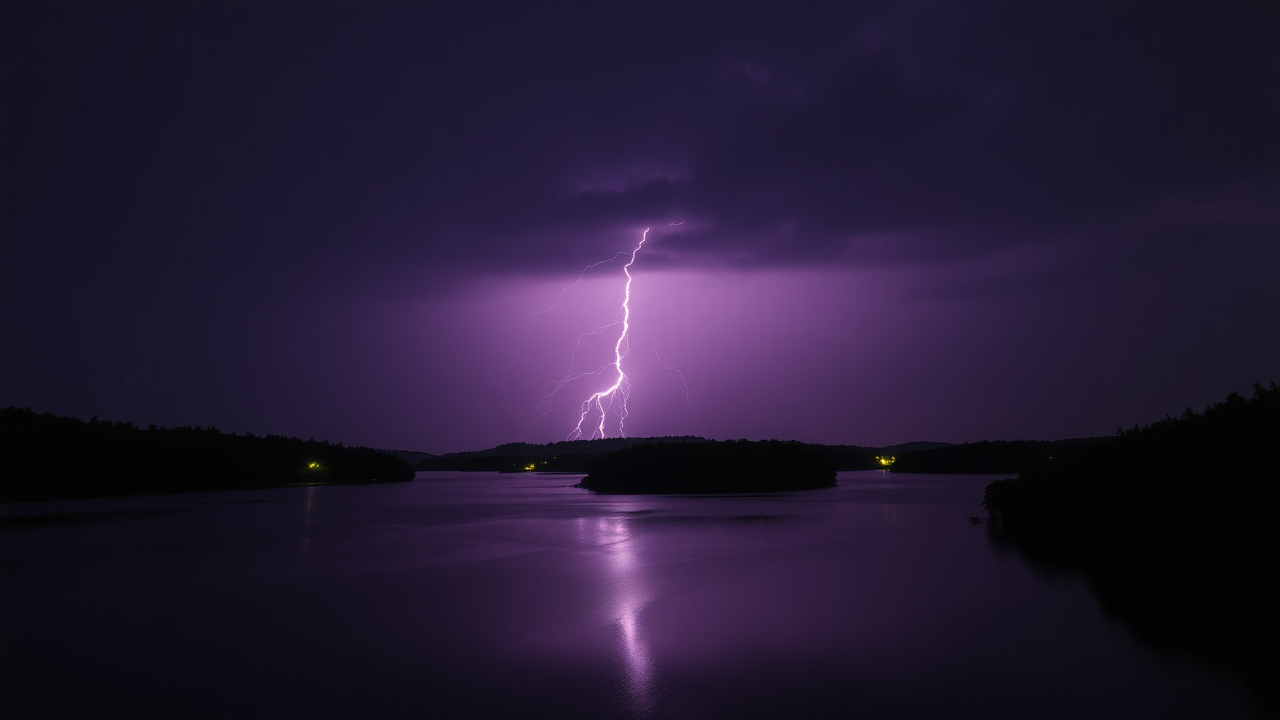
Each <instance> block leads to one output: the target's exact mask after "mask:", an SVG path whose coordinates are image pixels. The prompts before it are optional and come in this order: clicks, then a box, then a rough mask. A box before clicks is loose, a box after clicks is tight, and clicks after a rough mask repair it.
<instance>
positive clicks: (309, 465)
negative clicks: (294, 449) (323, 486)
mask: <svg viewBox="0 0 1280 720" xmlns="http://www.w3.org/2000/svg"><path fill="white" fill-rule="evenodd" d="M307 469H308V470H319V469H320V463H318V462H311V463H307Z"/></svg>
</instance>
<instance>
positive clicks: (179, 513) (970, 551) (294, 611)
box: [0, 472, 1250, 718]
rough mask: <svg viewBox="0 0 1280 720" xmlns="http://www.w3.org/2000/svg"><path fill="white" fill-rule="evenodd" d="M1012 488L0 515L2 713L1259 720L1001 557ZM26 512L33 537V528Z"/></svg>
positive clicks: (559, 490)
mask: <svg viewBox="0 0 1280 720" xmlns="http://www.w3.org/2000/svg"><path fill="white" fill-rule="evenodd" d="M994 477H996V476H940V475H939V476H930V475H902V474H899V475H892V474H891V475H888V476H887V477H882V476H881V475H880V474H879V473H872V472H868V473H842V474H841V475H840V478H841V480H840V483H839V485H838V487H836V488H833V489H830V490H820V491H809V492H804V493H798V494H790V495H773V496H759V497H640V496H599V495H593V494H591V493H589V492H587V491H583V490H578V489H574V488H572V487H569V485H571V484H572V483H574V482H576V481H577V479H578V478H577V477H576V476H534V475H480V474H469V475H463V474H450V473H419V475H418V481H417V482H414V483H405V484H398V485H387V486H368V487H364V486H331V487H315V488H289V489H281V490H265V491H252V492H227V493H206V494H200V495H182V496H168V497H147V498H119V499H110V500H94V501H69V502H59V503H35V504H22V505H0V517H2V518H4V519H5V522H4V523H3V524H2V525H0V527H2V528H3V529H0V707H3V708H4V712H3V715H4V717H6V718H24V717H131V718H144V717H155V718H176V717H196V718H203V717H210V718H233V717H234V718H246V717H249V718H252V717H335V718H337V717H341V718H351V717H414V718H420V717H533V716H548V717H581V718H609V717H620V718H625V717H641V718H643V717H673V718H695V717H696V718H744V717H760V718H781V717H861V718H882V717H883V718H939V717H949V718H950V717H975V718H979V717H980V718H1027V717H1061V718H1080V717H1093V718H1098V717H1115V718H1122V717H1123V718H1129V717H1140V716H1144V717H1163V718H1170V717H1187V718H1209V717H1213V718H1232V717H1249V716H1250V705H1249V701H1248V698H1247V696H1246V695H1245V692H1244V690H1243V687H1242V686H1241V685H1240V684H1239V683H1237V682H1235V681H1234V680H1232V679H1230V678H1225V677H1219V676H1215V675H1211V674H1208V673H1206V672H1205V671H1203V670H1201V669H1200V668H1199V667H1198V666H1197V665H1195V664H1194V663H1193V662H1191V661H1189V660H1185V659H1165V658H1161V657H1159V656H1157V655H1154V654H1152V653H1151V652H1148V651H1147V650H1145V649H1143V648H1142V647H1141V646H1139V645H1138V644H1136V643H1135V642H1134V641H1132V640H1131V639H1130V638H1129V637H1128V635H1127V634H1126V632H1125V631H1124V629H1123V628H1121V627H1119V626H1117V625H1115V624H1114V623H1113V622H1111V621H1110V620H1108V619H1107V618H1106V617H1105V616H1103V615H1102V614H1101V612H1100V611H1099V610H1098V608H1097V606H1096V603H1095V602H1094V601H1093V599H1092V598H1091V597H1090V595H1089V593H1088V591H1087V589H1086V588H1084V587H1083V586H1082V585H1081V584H1080V583H1078V582H1076V581H1074V580H1073V579H1072V578H1070V577H1061V576H1059V577H1046V576H1044V575H1041V574H1039V573H1038V572H1037V571H1034V570H1032V569H1031V568H1029V567H1028V566H1027V565H1026V564H1025V563H1024V562H1023V561H1022V560H1021V559H1019V558H1018V557H1017V556H1016V555H1011V554H1007V553H1003V552H1001V551H999V550H998V549H997V548H995V547H994V546H993V545H992V544H991V543H990V542H989V540H988V538H987V531H986V527H985V526H984V525H972V524H970V523H969V522H967V521H966V519H965V518H966V516H969V515H979V514H980V513H981V507H980V502H981V497H982V489H983V487H984V486H985V485H986V483H987V482H989V481H990V480H992V479H994ZM37 515H38V516H39V517H36V516H37Z"/></svg>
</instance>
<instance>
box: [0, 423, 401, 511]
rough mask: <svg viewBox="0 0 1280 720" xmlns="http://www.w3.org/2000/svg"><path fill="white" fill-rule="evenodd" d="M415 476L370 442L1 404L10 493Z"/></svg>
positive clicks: (0, 446) (4, 481)
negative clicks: (85, 416)
mask: <svg viewBox="0 0 1280 720" xmlns="http://www.w3.org/2000/svg"><path fill="white" fill-rule="evenodd" d="M408 480H413V467H412V466H411V465H410V464H409V463H408V462H407V461H405V460H403V459H401V458H397V457H393V456H391V455H387V454H384V453H381V452H378V451H377V450H371V449H369V448H363V447H344V446H343V445H342V444H341V443H339V444H337V445H331V444H329V443H328V442H316V441H315V440H299V439H296V438H288V437H281V436H278V435H267V436H265V437H258V436H254V435H251V434H250V435H237V434H235V433H223V432H221V431H219V430H218V429H217V428H203V427H194V428H193V427H177V428H161V427H156V426H155V425H152V426H150V427H148V428H145V429H144V428H140V427H136V426H134V425H133V424H131V423H127V422H108V421H103V420H98V419H97V418H94V419H93V420H91V421H89V422H84V421H82V420H80V419H78V418H74V417H59V416H56V415H53V414H52V413H43V414H37V413H35V412H33V411H32V410H31V409H30V408H17V407H8V408H4V409H2V410H0V501H6V502H7V501H14V500H53V499H66V498H75V497H95V496H104V495H132V494H150V493H175V492H193V491H201V490H239V489H249V488H263V487H279V486H285V485H299V484H308V485H311V484H323V483H373V482H402V481H408Z"/></svg>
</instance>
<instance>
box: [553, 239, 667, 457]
mask: <svg viewBox="0 0 1280 720" xmlns="http://www.w3.org/2000/svg"><path fill="white" fill-rule="evenodd" d="M648 239H649V228H645V229H644V233H643V234H641V235H640V242H639V243H637V244H636V247H635V249H634V250H632V251H631V259H630V260H628V261H627V264H626V265H623V266H622V272H623V274H625V275H626V276H627V284H626V286H625V287H624V288H623V291H622V332H621V333H619V334H618V341H617V342H615V343H614V344H613V362H612V363H610V364H608V365H606V366H604V368H601V370H600V372H603V371H604V370H605V369H608V368H610V367H612V368H613V369H614V371H615V372H616V373H617V374H618V376H617V378H616V379H615V380H614V381H613V384H612V385H610V386H609V388H608V389H606V390H601V391H600V392H597V393H594V394H592V395H591V397H589V398H587V399H586V400H583V401H582V414H581V415H580V416H579V417H578V424H577V426H576V427H574V428H573V430H572V431H571V432H570V433H569V439H570V440H577V439H578V438H581V437H582V424H583V423H584V422H586V421H587V415H589V414H590V413H591V411H592V409H595V411H596V412H598V413H600V422H599V423H598V424H597V425H596V427H595V429H593V430H592V431H591V439H593V440H594V439H595V438H596V435H597V433H598V434H599V436H600V437H602V438H603V437H607V435H605V431H604V422H605V419H606V418H607V417H608V414H609V410H610V409H611V408H612V407H613V404H614V402H617V403H618V435H619V436H622V435H625V431H624V429H623V425H624V423H626V421H627V397H628V396H630V395H631V383H630V382H629V381H628V380H627V374H626V373H625V372H624V371H623V370H622V358H624V357H626V356H627V352H630V350H631V343H630V342H629V341H628V339H627V334H628V333H629V332H630V331H631V266H632V265H634V264H635V262H636V255H637V254H639V252H640V248H643V247H644V241H645V240H648ZM614 257H617V256H616V255H615V256H614ZM605 327H608V326H605ZM597 330H599V328H597ZM579 339H581V338H579ZM624 344H625V345H626V346H627V352H624V351H623V350H622V346H623V345H624Z"/></svg>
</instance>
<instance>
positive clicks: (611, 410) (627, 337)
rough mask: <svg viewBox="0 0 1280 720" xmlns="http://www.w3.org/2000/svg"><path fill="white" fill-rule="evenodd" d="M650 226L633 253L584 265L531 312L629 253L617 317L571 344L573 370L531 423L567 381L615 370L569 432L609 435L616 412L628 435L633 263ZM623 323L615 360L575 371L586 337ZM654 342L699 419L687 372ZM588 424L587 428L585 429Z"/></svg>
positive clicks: (551, 388)
mask: <svg viewBox="0 0 1280 720" xmlns="http://www.w3.org/2000/svg"><path fill="white" fill-rule="evenodd" d="M683 224H684V223H671V224H670V225H671V226H673V227H674V226H678V225H683ZM650 230H652V228H645V230H644V232H643V233H642V234H641V236H640V242H638V243H636V246H635V247H634V248H632V249H631V251H630V252H629V253H628V252H627V251H620V252H617V253H615V254H614V255H613V256H612V257H610V258H607V259H605V260H601V261H599V262H596V263H593V264H591V265H588V266H586V267H585V268H583V269H582V272H580V273H579V274H578V277H577V279H576V280H574V281H573V282H572V283H570V284H568V285H566V286H565V287H564V288H562V289H561V290H560V294H559V295H557V296H556V297H555V299H553V300H552V301H551V302H550V303H549V304H548V305H547V307H545V308H544V309H542V310H540V311H538V312H536V313H533V314H532V315H530V316H529V321H530V322H532V321H533V319H534V318H535V317H538V316H539V315H543V314H545V313H547V312H549V311H550V310H551V309H552V308H554V307H555V305H556V303H557V302H559V301H560V299H561V298H563V297H564V296H565V293H567V292H568V291H569V290H571V289H572V288H574V287H575V286H577V285H578V283H580V282H582V280H583V278H585V277H586V275H587V273H588V272H590V271H591V270H593V269H595V268H597V267H600V266H601V265H605V264H607V263H611V262H613V261H615V260H617V259H618V258H620V257H627V263H626V265H624V266H623V268H622V272H623V274H624V275H626V278H627V279H626V283H625V285H624V286H623V296H622V305H621V307H619V308H618V310H617V312H616V313H615V315H614V319H613V320H612V321H610V322H607V323H605V324H604V325H601V326H599V327H597V328H595V329H593V330H590V331H588V332H584V333H582V334H581V335H579V336H578V338H577V340H576V341H574V343H573V347H572V348H570V350H569V353H568V355H569V368H570V369H569V372H568V373H566V374H565V376H564V377H563V378H562V379H560V380H557V381H553V382H551V383H548V384H547V386H546V387H545V388H544V389H543V396H542V400H541V401H539V403H538V404H537V406H536V407H535V408H534V411H533V413H532V415H533V417H532V419H530V421H529V422H530V424H532V423H535V422H537V421H538V420H540V419H542V418H543V417H546V416H547V415H548V414H550V412H551V407H552V404H553V403H554V401H555V398H556V395H557V394H558V393H559V392H560V390H561V389H562V388H563V387H564V386H565V385H568V384H569V383H571V382H574V381H576V380H580V379H582V378H585V377H587V376H591V375H597V376H599V375H606V374H612V375H613V376H614V380H613V384H612V385H610V386H609V387H608V388H606V389H604V390H601V391H599V392H596V393H592V394H591V396H590V397H588V398H587V399H586V400H584V401H583V402H582V405H581V407H580V412H579V414H578V422H577V424H576V425H575V426H574V428H573V430H571V431H570V432H569V434H568V437H567V439H568V440H580V439H582V438H583V436H584V435H586V436H587V437H588V438H589V439H592V440H594V439H596V438H604V437H608V436H609V434H608V431H607V430H606V427H605V426H606V424H607V423H608V421H609V418H610V416H611V415H614V416H616V417H617V423H618V429H617V435H618V436H620V437H621V436H624V435H625V424H626V419H627V415H628V410H627V398H628V397H629V396H630V394H631V389H632V387H633V386H632V384H631V381H630V380H629V379H628V377H627V374H626V371H625V370H623V367H622V361H623V360H624V359H625V358H627V357H628V356H629V355H630V351H631V281H632V280H633V278H632V275H631V266H632V265H634V264H635V262H636V257H637V256H638V255H639V253H640V250H641V249H643V248H644V244H645V242H646V241H647V240H648V239H649V232H650ZM619 326H621V330H620V332H619V333H618V338H617V340H616V341H614V345H613V362H610V363H607V364H605V365H602V366H600V367H597V368H596V369H594V370H586V371H582V372H577V373H574V372H573V366H574V364H575V358H576V356H577V353H578V350H579V349H581V348H582V344H583V341H585V340H587V339H588V338H593V337H598V336H601V335H604V334H605V333H607V332H609V331H610V330H612V329H615V328H618V327H619ZM652 332H653V331H652V330H650V333H651V334H652ZM654 344H655V350H654V357H655V358H656V359H657V361H658V362H659V363H660V364H661V365H662V366H663V367H664V368H666V369H667V370H668V371H671V372H674V373H675V374H676V375H677V376H679V378H680V382H681V384H682V385H684V389H685V398H686V401H687V402H688V404H689V412H690V413H691V414H692V415H693V417H694V418H695V419H696V418H697V417H698V415H697V413H696V412H694V411H693V397H694V393H693V392H692V390H690V388H689V383H688V382H687V381H686V380H685V377H684V373H683V372H681V371H680V369H679V368H677V367H675V366H673V365H670V364H668V363H667V362H666V361H664V360H663V359H662V356H661V355H659V354H658V351H657V349H656V345H657V336H656V335H655V336H654ZM596 416H598V418H599V419H598V420H596V421H594V422H593V423H588V418H595V417H596ZM584 426H585V428H587V429H584ZM588 429H589V430H588ZM588 432H589V433H590V434H589V435H588V434H587V433H588Z"/></svg>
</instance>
